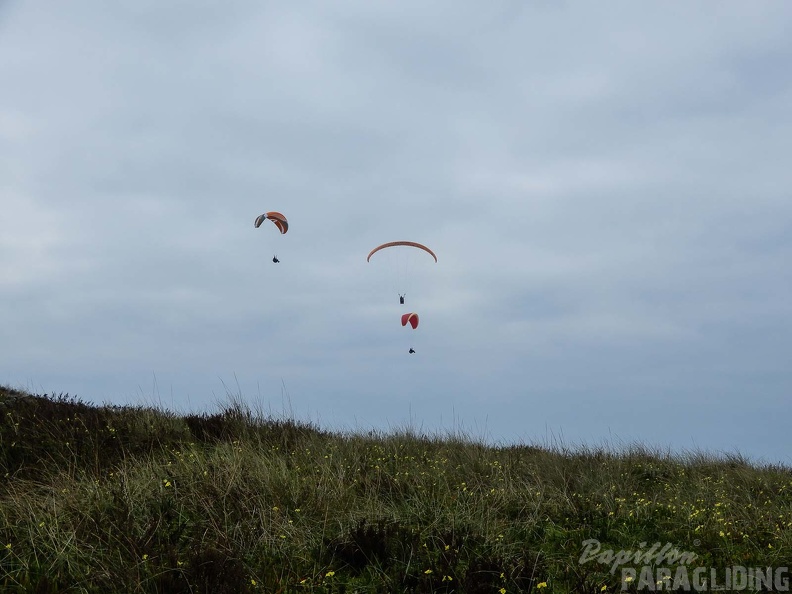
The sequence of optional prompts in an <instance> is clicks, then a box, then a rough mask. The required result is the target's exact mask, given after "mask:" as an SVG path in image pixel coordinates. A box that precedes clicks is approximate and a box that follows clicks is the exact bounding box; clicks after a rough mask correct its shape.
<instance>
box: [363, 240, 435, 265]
mask: <svg viewBox="0 0 792 594" xmlns="http://www.w3.org/2000/svg"><path fill="white" fill-rule="evenodd" d="M396 246H407V247H414V248H418V249H420V250H423V251H425V252H426V253H427V254H429V255H430V256H432V258H434V261H435V262H437V256H435V253H434V252H433V251H432V250H430V249H429V248H428V247H426V246H425V245H423V244H420V243H416V242H414V241H389V242H388V243H383V244H382V245H378V246H377V247H375V248H374V249H373V250H371V251H370V252H369V255H368V257H367V258H366V262H368V261H370V260H371V256H373V255H374V254H376V253H377V252H378V251H380V250H384V249H385V248H389V247H396Z"/></svg>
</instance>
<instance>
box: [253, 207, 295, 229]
mask: <svg viewBox="0 0 792 594" xmlns="http://www.w3.org/2000/svg"><path fill="white" fill-rule="evenodd" d="M268 219H269V220H270V221H272V222H273V223H274V224H275V226H276V227H277V228H278V231H280V232H281V234H283V233H286V231H288V230H289V221H287V220H286V217H284V216H283V215H282V214H281V213H279V212H277V211H274V210H271V211H270V212H265V213H264V214H262V215H259V216H257V217H256V222H255V225H256V228H257V229H258V228H259V227H261V223H263V222H264V221H266V220H268Z"/></svg>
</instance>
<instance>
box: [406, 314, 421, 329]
mask: <svg viewBox="0 0 792 594" xmlns="http://www.w3.org/2000/svg"><path fill="white" fill-rule="evenodd" d="M407 323H409V324H410V326H412V327H413V330H415V329H416V328H417V327H418V314H417V313H406V314H404V315H402V326H406V325H407Z"/></svg>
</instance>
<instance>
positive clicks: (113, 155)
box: [0, 0, 792, 464]
mask: <svg viewBox="0 0 792 594" xmlns="http://www.w3.org/2000/svg"><path fill="white" fill-rule="evenodd" d="M789 31H792V4H791V3H788V2H781V1H774V2H766V1H762V0H753V1H751V2H744V1H719V2H699V1H690V2H678V3H668V2H661V1H646V2H634V1H623V2H616V1H614V2H593V1H592V2H573V1H557V0H553V1H550V0H536V1H519V0H492V1H490V2H477V1H472V0H470V1H467V0H466V1H462V0H447V1H437V2H421V1H417V0H400V1H399V2H389V3H385V2H371V1H370V0H348V1H347V0H342V1H338V2H325V1H318V0H317V1H302V2H261V1H258V0H250V1H238V2H222V3H219V2H208V1H196V0H190V1H189V2H187V1H173V2H166V3H163V2H161V1H156V2H155V1H153V0H136V1H135V2H112V3H108V2H106V1H103V0H73V1H70V2H61V1H59V0H42V1H40V2H22V1H15V0H0V201H1V204H2V208H1V209H0V221H2V225H1V226H0V383H2V384H6V385H10V386H12V387H21V388H25V389H29V390H31V391H35V392H69V393H70V394H76V395H77V396H79V397H81V398H83V399H84V400H88V401H93V402H97V403H102V402H110V403H115V404H139V403H145V402H152V401H156V402H160V403H161V404H162V405H163V406H165V407H167V408H170V409H174V410H178V411H187V410H195V411H203V410H213V409H214V407H215V405H216V403H217V401H218V400H221V401H222V400H224V398H225V394H226V391H227V390H228V391H230V392H232V393H237V394H241V396H242V397H243V398H244V399H245V400H246V401H248V402H249V403H250V404H251V405H252V406H263V407H265V408H271V409H272V411H273V412H280V411H283V410H284V407H286V408H289V407H290V409H291V412H292V413H293V414H294V415H295V416H296V417H299V418H301V419H305V420H311V421H314V422H317V423H318V424H320V425H321V426H323V427H325V428H335V429H352V430H368V429H383V430H389V429H390V428H395V427H404V426H406V425H410V424H411V425H412V426H413V427H415V428H418V429H423V430H425V431H436V430H443V431H448V430H454V429H456V430H460V429H461V430H462V431H464V432H466V433H468V434H470V435H472V436H475V437H477V438H485V439H487V440H489V441H491V442H497V443H512V442H536V441H539V442H547V441H550V440H553V439H555V440H557V441H563V442H564V443H566V444H567V445H574V444H579V443H585V444H587V445H590V446H597V445H601V444H605V443H609V444H613V445H619V444H624V443H632V442H640V443H644V444H648V445H653V446H660V447H664V448H671V450H672V451H675V452H683V451H689V450H693V449H698V450H706V451H711V452H728V453H735V452H739V453H741V454H743V455H746V456H750V457H752V458H755V459H759V460H763V461H768V462H783V463H787V464H792V432H790V431H789V429H788V427H789V419H790V417H792V365H790V359H792V357H791V355H792V299H790V293H791V292H792V273H791V272H790V270H791V266H792V264H790V263H792V165H790V163H792V159H791V157H792V68H790V67H789V65H790V64H791V63H792V36H790V35H789ZM269 210H277V211H280V212H282V213H284V214H285V215H286V216H287V217H288V219H289V221H290V225H291V227H290V230H289V232H288V234H287V235H285V236H282V237H281V236H279V235H278V234H277V231H276V229H275V227H274V226H273V225H271V224H270V223H269V222H266V223H265V225H263V226H262V227H261V228H259V229H255V228H254V226H253V221H254V219H255V218H256V216H258V215H259V214H261V213H262V212H265V211H269ZM400 239H405V240H412V241H418V242H422V243H425V244H426V245H428V246H430V247H431V248H432V249H433V250H434V251H435V253H436V254H437V256H438V263H437V264H434V262H432V261H431V259H430V258H429V259H422V258H417V259H416V262H417V264H416V266H415V268H414V269H413V270H412V274H411V276H410V277H409V278H408V279H407V280H408V282H409V283H410V284H409V287H410V289H409V291H408V296H407V304H406V306H405V307H406V308H407V309H409V310H410V311H413V310H414V311H416V312H418V313H419V314H420V315H421V324H420V326H419V328H418V330H416V331H415V333H414V334H412V335H411V334H410V332H411V331H410V330H409V329H405V328H402V327H401V325H400V323H399V317H400V315H401V313H402V312H403V311H405V310H404V309H402V308H401V307H400V305H399V304H398V296H397V295H396V293H395V290H394V287H393V286H391V285H390V284H389V283H390V282H391V279H390V277H389V274H390V272H391V271H392V272H393V274H394V275H398V274H399V273H398V271H397V270H395V266H393V265H392V262H391V261H390V260H389V259H388V258H382V259H378V258H377V256H375V257H373V258H372V261H371V262H370V263H367V262H366V255H367V254H368V252H369V250H370V249H371V248H373V247H374V246H376V245H377V244H379V243H382V242H385V241H393V240H400ZM274 252H277V253H278V257H279V258H280V260H281V262H280V264H273V263H272V261H271V258H272V256H273V253H274ZM389 267H390V268H389ZM410 346H415V348H416V350H417V353H416V354H415V355H410V354H408V353H407V350H408V348H409V347H410Z"/></svg>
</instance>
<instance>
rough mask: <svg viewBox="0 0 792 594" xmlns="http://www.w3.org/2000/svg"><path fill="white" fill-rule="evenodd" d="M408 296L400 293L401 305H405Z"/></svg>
mask: <svg viewBox="0 0 792 594" xmlns="http://www.w3.org/2000/svg"><path fill="white" fill-rule="evenodd" d="M406 296H407V293H405V294H404V295H402V294H401V293H399V305H404V298H405V297H406Z"/></svg>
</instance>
